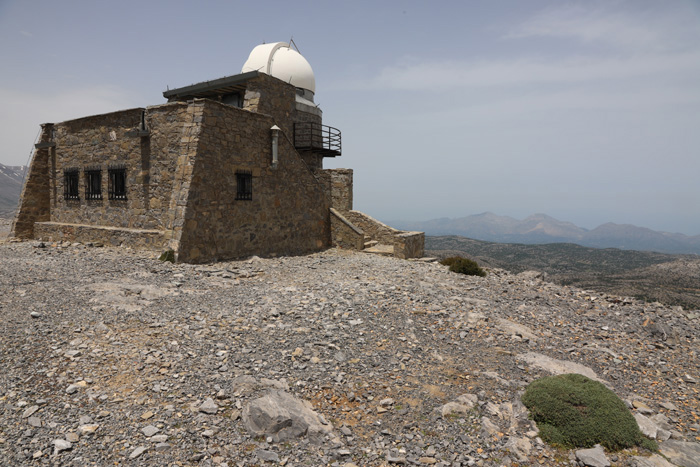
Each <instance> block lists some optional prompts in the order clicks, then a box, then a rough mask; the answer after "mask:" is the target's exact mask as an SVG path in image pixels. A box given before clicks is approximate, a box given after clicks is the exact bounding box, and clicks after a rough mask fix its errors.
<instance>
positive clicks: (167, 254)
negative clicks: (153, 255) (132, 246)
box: [158, 250, 175, 263]
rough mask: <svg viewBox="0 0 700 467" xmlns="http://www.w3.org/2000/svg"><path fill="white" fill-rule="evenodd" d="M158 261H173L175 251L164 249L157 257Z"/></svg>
mask: <svg viewBox="0 0 700 467" xmlns="http://www.w3.org/2000/svg"><path fill="white" fill-rule="evenodd" d="M158 259H159V260H160V261H163V262H165V261H168V262H170V263H174V262H175V252H174V251H173V250H165V251H164V252H163V253H162V254H161V255H160V257H158Z"/></svg>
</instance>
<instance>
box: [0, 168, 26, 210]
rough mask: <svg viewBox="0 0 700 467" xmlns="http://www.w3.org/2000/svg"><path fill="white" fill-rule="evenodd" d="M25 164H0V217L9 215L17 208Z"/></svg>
mask: <svg viewBox="0 0 700 467" xmlns="http://www.w3.org/2000/svg"><path fill="white" fill-rule="evenodd" d="M26 170H27V166H24V165H22V166H8V165H2V164H0V217H11V216H13V215H14V212H15V210H16V209H17V203H18V202H19V195H20V193H21V192H22V182H23V181H24V172H25V171H26Z"/></svg>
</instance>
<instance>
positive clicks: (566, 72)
mask: <svg viewBox="0 0 700 467" xmlns="http://www.w3.org/2000/svg"><path fill="white" fill-rule="evenodd" d="M683 73H700V51H698V52H689V53H679V54H671V55H669V54H652V55H635V56H631V57H626V58H601V57H583V56H580V57H574V58H568V59H562V60H552V59H548V60H545V59H534V58H515V59H512V60H493V61H481V62H467V61H464V62H459V61H426V62H423V63H413V64H410V65H394V66H390V67H386V68H384V69H383V70H382V71H381V72H380V73H379V75H378V76H376V77H375V78H374V79H372V80H370V81H367V82H364V83H359V82H358V83H355V84H356V87H360V88H365V89H396V90H424V89H442V90H448V89H459V88H471V87H494V86H514V85H518V86H522V85H530V84H555V83H582V82H590V81H609V80H621V79H630V78H635V77H643V76H650V75H669V76H671V75H678V74H683Z"/></svg>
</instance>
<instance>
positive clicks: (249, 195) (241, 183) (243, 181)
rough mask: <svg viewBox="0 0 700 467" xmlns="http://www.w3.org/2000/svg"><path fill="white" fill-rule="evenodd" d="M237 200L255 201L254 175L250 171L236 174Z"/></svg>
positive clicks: (241, 171) (240, 171)
mask: <svg viewBox="0 0 700 467" xmlns="http://www.w3.org/2000/svg"><path fill="white" fill-rule="evenodd" d="M236 199H242V200H252V199H253V173H252V172H251V171H249V170H239V171H237V172H236Z"/></svg>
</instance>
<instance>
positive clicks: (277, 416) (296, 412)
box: [242, 390, 333, 444]
mask: <svg viewBox="0 0 700 467" xmlns="http://www.w3.org/2000/svg"><path fill="white" fill-rule="evenodd" d="M242 419H243V424H244V425H245V427H246V428H247V429H248V430H249V431H250V432H251V433H254V434H255V435H256V436H261V435H264V436H269V437H271V438H272V440H273V441H274V442H277V443H279V442H282V441H286V440H290V439H294V438H301V437H304V436H306V437H308V439H309V441H311V442H313V443H316V444H320V443H321V442H322V441H323V438H324V437H325V435H326V434H327V433H329V432H331V431H332V430H333V426H332V425H331V424H330V423H329V422H327V421H326V420H325V419H324V418H323V416H321V415H319V414H318V413H316V412H314V410H313V408H312V407H311V404H309V403H308V402H306V401H303V400H301V399H298V398H296V397H294V396H293V395H291V394H289V393H287V392H285V391H282V390H271V391H270V392H268V393H267V394H266V395H264V396H262V397H260V398H258V399H255V400H253V401H251V402H250V403H249V404H248V405H247V406H245V407H244V408H243V414H242Z"/></svg>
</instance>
